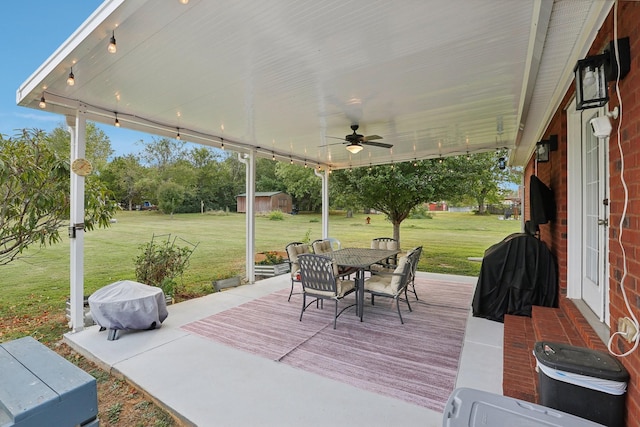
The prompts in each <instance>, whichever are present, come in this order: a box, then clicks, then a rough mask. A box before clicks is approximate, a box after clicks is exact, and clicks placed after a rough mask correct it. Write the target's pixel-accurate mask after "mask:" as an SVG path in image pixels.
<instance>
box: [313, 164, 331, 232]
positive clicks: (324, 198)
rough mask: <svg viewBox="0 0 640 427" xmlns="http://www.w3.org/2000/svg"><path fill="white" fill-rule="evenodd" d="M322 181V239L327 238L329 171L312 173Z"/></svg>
mask: <svg viewBox="0 0 640 427" xmlns="http://www.w3.org/2000/svg"><path fill="white" fill-rule="evenodd" d="M313 172H314V173H315V174H316V175H317V176H319V177H320V179H322V238H323V239H326V238H327V237H329V171H328V170H325V171H324V172H318V171H317V170H315V169H314V171H313Z"/></svg>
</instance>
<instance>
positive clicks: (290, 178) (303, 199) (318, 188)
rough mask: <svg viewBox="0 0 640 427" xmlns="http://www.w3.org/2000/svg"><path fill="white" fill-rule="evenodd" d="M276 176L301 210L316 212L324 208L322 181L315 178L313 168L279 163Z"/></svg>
mask: <svg viewBox="0 0 640 427" xmlns="http://www.w3.org/2000/svg"><path fill="white" fill-rule="evenodd" d="M276 176H277V177H278V179H279V180H280V181H281V182H282V183H283V184H284V186H285V188H286V191H287V193H289V194H290V195H291V197H292V198H293V199H294V202H295V204H296V205H297V206H298V208H299V209H300V210H305V211H316V210H318V209H319V208H320V207H321V206H322V181H321V180H320V179H319V178H318V177H317V176H315V174H314V173H313V168H305V167H302V166H300V165H291V164H288V163H278V164H277V165H276Z"/></svg>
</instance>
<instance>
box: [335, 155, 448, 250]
mask: <svg viewBox="0 0 640 427" xmlns="http://www.w3.org/2000/svg"><path fill="white" fill-rule="evenodd" d="M329 182H330V184H331V186H332V188H333V192H334V193H335V192H339V193H342V194H344V195H345V197H347V198H354V197H355V199H356V200H357V203H358V204H359V205H361V206H366V207H369V208H373V209H375V210H377V211H380V212H382V213H384V214H385V215H386V216H387V219H389V221H391V224H392V225H393V238H394V239H396V240H397V241H398V242H400V224H401V223H402V221H404V220H405V219H406V218H407V217H408V216H409V214H410V213H411V210H412V209H413V208H414V207H415V206H418V205H420V204H422V203H425V202H428V201H433V200H445V199H447V198H448V197H449V195H450V194H452V193H454V192H455V182H456V181H455V179H452V178H451V176H450V174H449V169H447V168H446V166H445V165H444V163H442V164H441V163H439V162H437V161H434V160H422V161H418V162H413V163H412V162H405V163H399V164H395V165H384V166H374V167H370V168H356V169H353V170H340V171H336V172H334V173H333V174H332V175H331V179H330V180H329Z"/></svg>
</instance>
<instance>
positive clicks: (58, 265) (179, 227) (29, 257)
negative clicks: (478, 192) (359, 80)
mask: <svg viewBox="0 0 640 427" xmlns="http://www.w3.org/2000/svg"><path fill="white" fill-rule="evenodd" d="M367 216H370V217H371V223H370V224H366V220H365V218H366V217H367ZM116 219H117V222H116V223H114V224H112V226H111V227H110V228H108V229H98V230H94V231H91V232H88V233H86V234H85V239H84V242H85V257H84V268H85V276H84V281H85V293H86V294H87V295H89V294H91V293H92V292H94V291H95V290H97V289H99V288H101V287H102V286H105V285H107V284H109V283H112V282H115V281H117V280H123V279H129V280H135V265H134V258H135V257H136V256H137V255H138V254H139V253H140V251H141V246H142V245H144V244H145V243H147V242H149V241H150V240H151V238H152V236H154V235H155V236H156V237H155V238H156V239H158V238H160V237H158V236H165V237H167V236H168V235H170V236H171V239H173V238H176V237H177V238H178V239H177V241H176V244H179V245H180V244H184V245H186V244H187V243H181V241H182V240H184V241H186V242H189V243H192V244H198V247H197V248H196V250H195V252H194V253H193V255H192V256H191V259H190V265H189V267H188V268H187V271H186V273H185V274H184V276H183V278H182V281H181V282H182V286H183V287H182V290H183V293H184V294H185V295H193V296H196V295H202V294H205V293H208V292H211V291H212V287H211V283H212V281H213V280H217V279H222V278H227V277H230V276H233V275H243V273H244V268H245V265H244V262H245V260H244V254H245V216H244V215H243V214H235V213H233V214H204V215H201V214H180V215H173V217H171V216H169V215H162V214H160V213H158V212H126V211H125V212H119V213H118V214H117V217H116ZM255 225H256V250H257V251H258V252H261V251H269V250H284V247H285V245H286V244H287V243H289V242H291V241H303V240H305V239H307V238H309V239H310V240H315V239H317V238H320V237H321V231H322V223H321V221H319V215H311V214H309V215H307V214H301V215H293V216H291V215H285V216H284V219H283V220H282V221H272V220H270V219H269V217H268V216H258V217H257V218H256V220H255ZM519 230H520V223H519V222H518V221H500V220H498V218H497V217H495V216H477V215H473V214H471V213H450V212H441V213H440V212H439V213H436V214H434V215H433V218H432V219H407V220H405V221H404V222H403V223H402V227H401V245H402V247H403V248H405V249H408V248H410V247H413V246H418V245H422V246H423V247H424V251H423V255H422V259H421V261H420V265H419V266H418V269H419V270H421V271H431V272H439V273H450V274H460V275H470V276H474V275H477V274H478V272H479V270H480V263H478V262H473V261H469V260H468V259H467V258H469V257H481V256H482V255H483V253H484V251H485V249H487V248H488V247H489V246H491V245H492V244H494V243H496V242H498V241H500V240H502V239H503V238H504V237H505V236H507V235H509V234H511V233H513V232H517V231H519ZM329 231H330V232H329V234H330V236H332V237H335V238H337V239H338V240H340V242H341V243H342V246H343V247H368V246H369V244H370V241H371V239H372V238H375V237H384V236H391V234H392V226H391V223H389V222H388V221H386V220H385V218H384V216H383V215H357V214H356V215H354V216H353V217H352V218H347V217H346V215H344V213H336V214H332V215H331V218H330V221H329ZM67 240H68V239H66V238H65V241H64V242H63V243H61V244H58V245H55V246H53V247H47V248H43V249H36V248H34V249H31V250H29V251H27V252H26V253H25V256H24V257H23V258H22V259H20V260H18V261H15V262H13V263H11V264H9V265H6V266H3V267H2V270H1V271H2V280H1V281H0V291H1V292H0V319H2V324H0V326H2V327H4V330H3V329H0V341H4V340H5V339H6V338H7V334H8V335H9V336H11V335H13V334H12V333H11V332H10V330H11V325H15V327H16V328H17V330H21V329H22V328H21V327H20V324H21V323H25V322H26V323H28V322H33V323H34V325H33V328H37V327H38V325H39V324H40V323H42V324H46V323H47V321H46V320H34V319H36V318H42V317H43V316H44V317H47V314H51V315H55V316H56V318H58V316H59V315H60V314H63V313H64V307H65V301H66V299H67V298H68V296H69V243H68V241H67ZM7 329H9V331H8V330H7ZM3 334H4V335H3ZM23 335H24V333H23Z"/></svg>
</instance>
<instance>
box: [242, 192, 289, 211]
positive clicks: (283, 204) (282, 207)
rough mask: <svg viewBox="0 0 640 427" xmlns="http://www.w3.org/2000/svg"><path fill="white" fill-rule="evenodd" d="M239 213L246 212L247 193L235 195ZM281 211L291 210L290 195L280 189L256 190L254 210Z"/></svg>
mask: <svg viewBox="0 0 640 427" xmlns="http://www.w3.org/2000/svg"><path fill="white" fill-rule="evenodd" d="M236 202H237V205H238V212H239V213H246V212H247V193H242V194H238V195H237V196H236ZM276 210H279V211H282V212H286V213H289V212H291V211H292V210H293V205H292V200H291V196H290V195H288V194H287V193H284V192H282V191H270V192H256V199H255V212H256V213H260V212H270V211H276Z"/></svg>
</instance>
